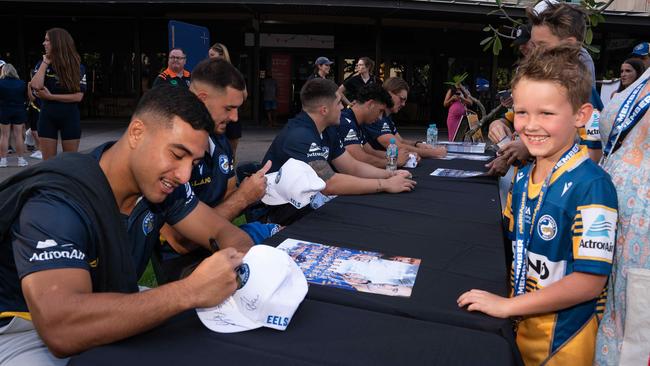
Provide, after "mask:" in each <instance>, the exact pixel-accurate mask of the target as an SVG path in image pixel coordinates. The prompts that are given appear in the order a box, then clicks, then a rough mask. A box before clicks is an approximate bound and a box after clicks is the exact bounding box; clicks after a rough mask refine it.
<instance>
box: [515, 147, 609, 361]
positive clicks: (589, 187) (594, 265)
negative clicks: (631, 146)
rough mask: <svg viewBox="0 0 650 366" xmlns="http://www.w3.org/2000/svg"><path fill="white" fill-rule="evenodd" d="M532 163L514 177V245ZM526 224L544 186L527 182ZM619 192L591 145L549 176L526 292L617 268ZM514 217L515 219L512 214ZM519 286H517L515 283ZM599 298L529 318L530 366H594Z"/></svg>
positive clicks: (523, 334) (525, 351)
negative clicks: (594, 156) (571, 276)
mask: <svg viewBox="0 0 650 366" xmlns="http://www.w3.org/2000/svg"><path fill="white" fill-rule="evenodd" d="M530 169H531V165H527V166H524V167H522V168H521V169H520V170H519V171H517V172H516V173H515V175H514V178H513V186H512V189H511V191H510V193H509V194H508V201H507V204H506V208H505V210H504V220H505V223H506V226H507V227H506V229H507V230H506V231H507V234H508V236H509V238H510V239H511V240H512V241H513V249H514V245H515V243H516V240H515V230H516V229H517V228H516V225H517V218H516V217H515V215H516V214H517V212H518V209H519V207H520V204H521V202H520V201H521V199H522V193H523V189H524V183H525V180H526V179H528V178H527V177H528V176H529V174H528V172H529V170H530ZM528 186H529V188H528V192H527V195H526V199H527V200H528V204H527V206H526V207H527V208H530V209H526V210H525V212H524V220H526V222H527V223H530V220H531V215H532V212H530V211H531V210H533V209H534V207H535V206H536V202H537V197H538V195H539V192H540V190H541V186H542V184H541V183H540V184H532V181H530V180H529V184H528ZM617 206H618V205H617V198H616V190H615V188H614V185H613V184H612V182H611V179H610V177H609V175H607V173H605V172H604V171H603V170H602V169H601V168H600V167H599V166H598V165H596V164H595V163H594V162H592V161H591V160H590V159H589V157H588V154H587V149H586V147H581V150H580V152H579V153H578V154H576V155H575V156H573V157H572V158H571V159H570V160H568V161H567V162H566V163H565V164H564V165H563V166H562V167H560V168H559V169H558V170H557V171H556V172H555V173H554V174H553V176H552V177H551V183H550V186H549V188H548V191H547V192H546V198H545V199H544V202H543V204H542V206H541V208H540V209H539V212H538V213H537V215H536V217H537V218H538V219H537V222H536V223H535V226H534V227H533V234H532V239H531V241H530V244H529V247H528V254H527V256H528V261H527V262H528V270H527V272H526V273H527V275H526V292H533V291H537V290H540V289H543V288H545V287H548V286H549V285H551V284H553V283H555V282H557V281H559V280H561V279H562V278H564V277H565V276H567V275H569V274H571V273H573V272H584V273H590V274H596V275H603V276H608V275H609V273H610V271H611V267H612V258H613V256H614V245H615V240H616V221H617V217H618V214H617ZM513 213H514V215H513ZM513 283H514V281H513ZM605 296H606V293H605V289H603V293H602V294H601V296H600V297H598V298H595V299H593V300H590V301H586V302H584V303H581V304H577V305H575V306H572V307H570V308H566V309H563V310H559V311H557V312H553V313H547V314H539V315H533V316H527V317H524V318H523V319H522V320H521V321H520V322H519V325H518V329H517V345H518V346H519V349H520V350H521V353H522V357H523V359H524V362H525V364H526V365H540V364H545V365H591V364H592V359H593V354H594V346H595V341H596V331H597V329H598V322H599V320H600V317H601V316H602V312H603V306H604V303H605Z"/></svg>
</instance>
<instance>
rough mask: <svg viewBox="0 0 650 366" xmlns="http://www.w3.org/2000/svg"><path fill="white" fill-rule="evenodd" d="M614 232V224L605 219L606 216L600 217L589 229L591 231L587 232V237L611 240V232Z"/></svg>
mask: <svg viewBox="0 0 650 366" xmlns="http://www.w3.org/2000/svg"><path fill="white" fill-rule="evenodd" d="M613 230H614V227H613V226H612V223H611V222H609V221H607V220H606V219H605V215H598V217H596V220H594V222H593V223H592V224H591V226H590V227H589V230H587V235H588V236H590V237H592V238H595V237H605V238H609V232H610V231H613Z"/></svg>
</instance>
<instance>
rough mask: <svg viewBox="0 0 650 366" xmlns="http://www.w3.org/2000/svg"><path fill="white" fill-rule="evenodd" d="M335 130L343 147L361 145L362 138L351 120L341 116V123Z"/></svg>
mask: <svg viewBox="0 0 650 366" xmlns="http://www.w3.org/2000/svg"><path fill="white" fill-rule="evenodd" d="M335 129H336V132H337V136H338V139H339V140H340V141H341V142H342V143H343V146H348V145H358V144H361V136H360V134H359V131H358V129H357V125H356V123H355V122H354V121H353V120H351V119H350V118H347V117H345V116H343V115H341V122H340V123H339V125H338V126H337V127H335Z"/></svg>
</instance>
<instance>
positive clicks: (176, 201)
mask: <svg viewBox="0 0 650 366" xmlns="http://www.w3.org/2000/svg"><path fill="white" fill-rule="evenodd" d="M198 204H199V199H198V198H197V197H196V195H195V194H194V191H193V190H192V186H191V185H190V184H189V183H185V184H183V185H182V186H178V187H177V188H176V189H175V190H174V191H173V192H172V193H171V194H170V195H169V196H167V198H166V199H165V200H164V201H163V202H162V203H161V204H160V205H161V206H160V210H161V212H162V213H163V214H164V215H165V222H167V223H168V224H169V225H176V224H177V223H178V222H180V221H181V220H183V219H184V218H185V217H187V215H189V214H190V212H192V211H193V210H194V209H195V208H196V206H197V205H198Z"/></svg>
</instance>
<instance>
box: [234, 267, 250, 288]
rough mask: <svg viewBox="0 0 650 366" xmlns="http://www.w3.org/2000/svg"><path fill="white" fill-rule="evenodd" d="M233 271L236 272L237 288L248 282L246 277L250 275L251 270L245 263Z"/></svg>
mask: <svg viewBox="0 0 650 366" xmlns="http://www.w3.org/2000/svg"><path fill="white" fill-rule="evenodd" d="M235 271H236V272H237V290H239V289H240V288H242V287H244V285H246V282H248V277H250V274H251V271H250V268H249V267H248V264H246V263H242V265H241V266H239V267H237V269H236V270H235Z"/></svg>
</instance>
